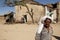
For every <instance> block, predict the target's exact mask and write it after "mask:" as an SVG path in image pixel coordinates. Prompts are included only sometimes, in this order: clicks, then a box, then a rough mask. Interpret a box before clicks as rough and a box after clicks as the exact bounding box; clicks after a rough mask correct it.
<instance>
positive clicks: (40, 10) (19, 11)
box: [15, 0, 45, 22]
mask: <svg viewBox="0 0 60 40" xmlns="http://www.w3.org/2000/svg"><path fill="white" fill-rule="evenodd" d="M24 2H25V3H26V5H27V6H28V9H27V8H26V6H22V5H16V6H15V12H16V14H15V18H16V20H17V21H20V20H21V18H22V16H23V15H27V22H32V19H31V16H30V15H29V13H31V14H33V20H34V22H38V21H39V18H41V17H42V16H44V12H45V10H44V5H42V4H39V3H38V2H36V1H33V0H29V1H26V0H25V1H24Z"/></svg>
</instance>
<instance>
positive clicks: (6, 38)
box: [0, 23, 60, 40]
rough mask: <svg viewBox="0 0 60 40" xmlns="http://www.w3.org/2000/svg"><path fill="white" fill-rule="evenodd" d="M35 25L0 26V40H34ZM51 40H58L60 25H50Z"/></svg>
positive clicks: (59, 37)
mask: <svg viewBox="0 0 60 40" xmlns="http://www.w3.org/2000/svg"><path fill="white" fill-rule="evenodd" d="M37 27H38V25H37V24H0V40H35V33H36V30H37ZM52 27H53V30H54V33H53V35H54V37H53V40H60V23H57V24H52Z"/></svg>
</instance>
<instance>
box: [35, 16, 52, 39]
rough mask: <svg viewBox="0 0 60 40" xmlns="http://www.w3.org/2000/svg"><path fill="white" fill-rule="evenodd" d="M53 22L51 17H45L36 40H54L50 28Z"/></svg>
mask: <svg viewBox="0 0 60 40" xmlns="http://www.w3.org/2000/svg"><path fill="white" fill-rule="evenodd" d="M51 22H52V19H51V17H49V16H45V17H43V18H42V19H41V21H40V23H39V27H38V29H37V32H36V36H35V40H52V33H53V30H52V27H51V26H50V24H51Z"/></svg>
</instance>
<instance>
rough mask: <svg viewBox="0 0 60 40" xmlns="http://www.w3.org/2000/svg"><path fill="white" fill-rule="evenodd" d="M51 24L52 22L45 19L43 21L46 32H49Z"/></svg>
mask: <svg viewBox="0 0 60 40" xmlns="http://www.w3.org/2000/svg"><path fill="white" fill-rule="evenodd" d="M51 22H52V21H51V19H49V18H46V20H45V21H44V27H45V28H47V30H48V32H49V27H50V24H51Z"/></svg>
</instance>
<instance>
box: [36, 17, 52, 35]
mask: <svg viewBox="0 0 60 40" xmlns="http://www.w3.org/2000/svg"><path fill="white" fill-rule="evenodd" d="M46 18H49V19H51V17H50V16H44V17H42V18H41V19H40V21H39V27H38V29H37V33H38V34H40V33H41V31H42V29H43V27H44V26H43V25H44V20H46ZM51 20H52V19H51Z"/></svg>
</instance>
